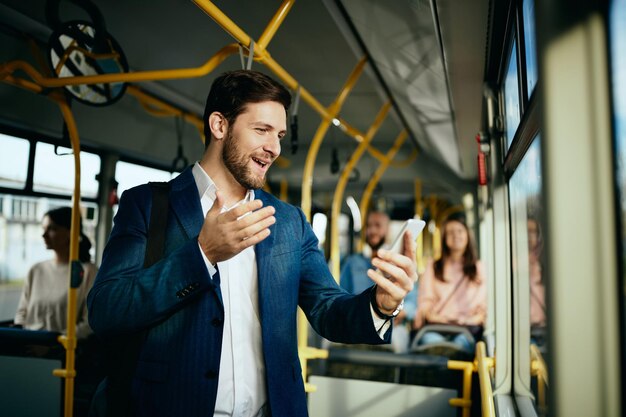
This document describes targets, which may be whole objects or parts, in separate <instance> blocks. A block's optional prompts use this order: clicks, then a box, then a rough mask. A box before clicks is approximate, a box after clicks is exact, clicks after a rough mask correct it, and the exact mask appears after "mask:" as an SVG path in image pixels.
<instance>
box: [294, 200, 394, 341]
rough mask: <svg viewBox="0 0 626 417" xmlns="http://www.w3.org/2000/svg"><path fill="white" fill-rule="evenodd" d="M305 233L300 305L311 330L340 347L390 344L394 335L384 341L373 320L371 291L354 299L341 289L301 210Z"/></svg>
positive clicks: (303, 231) (303, 238) (386, 336)
mask: <svg viewBox="0 0 626 417" xmlns="http://www.w3.org/2000/svg"><path fill="white" fill-rule="evenodd" d="M298 214H299V216H300V219H299V222H300V223H299V224H300V225H301V227H302V229H301V231H300V234H301V236H302V248H301V265H302V269H301V274H300V291H299V304H300V307H301V308H302V310H303V311H304V313H305V314H306V316H307V318H308V319H309V322H310V323H311V326H313V328H314V329H315V331H316V332H317V333H319V334H320V335H321V336H323V337H325V338H326V339H329V340H331V341H333V342H339V343H369V344H381V343H389V341H390V339H391V332H386V334H385V337H384V339H381V337H380V336H379V335H378V333H377V331H376V328H375V327H374V323H373V320H372V314H371V310H370V296H371V294H370V293H371V291H372V288H374V287H371V288H368V289H367V290H365V291H364V292H362V293H361V294H358V295H352V294H349V293H348V292H346V291H345V290H344V289H343V288H341V287H340V286H339V285H338V284H337V282H336V281H335V279H334V278H333V276H332V275H331V273H330V271H329V270H328V265H327V264H326V261H325V259H324V255H323V254H322V252H321V251H320V250H319V249H318V240H317V238H316V237H315V234H314V233H313V230H312V229H311V227H310V226H309V224H308V222H307V221H306V219H305V218H304V214H303V213H302V211H300V210H298Z"/></svg>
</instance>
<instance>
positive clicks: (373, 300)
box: [370, 287, 404, 320]
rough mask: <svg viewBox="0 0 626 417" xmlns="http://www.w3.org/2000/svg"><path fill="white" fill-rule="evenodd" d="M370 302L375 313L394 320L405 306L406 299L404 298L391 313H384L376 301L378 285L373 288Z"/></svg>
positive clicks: (384, 318)
mask: <svg viewBox="0 0 626 417" xmlns="http://www.w3.org/2000/svg"><path fill="white" fill-rule="evenodd" d="M370 304H371V305H372V309H373V310H374V313H376V315H377V316H378V317H379V318H381V319H383V320H393V319H394V318H396V316H397V315H398V314H400V312H401V311H402V309H403V308H404V300H402V301H401V302H400V304H399V305H398V306H397V307H396V309H395V310H393V311H392V312H391V314H386V313H383V312H382V311H381V309H380V308H379V307H378V303H377V302H376V287H374V288H372V292H371V296H370Z"/></svg>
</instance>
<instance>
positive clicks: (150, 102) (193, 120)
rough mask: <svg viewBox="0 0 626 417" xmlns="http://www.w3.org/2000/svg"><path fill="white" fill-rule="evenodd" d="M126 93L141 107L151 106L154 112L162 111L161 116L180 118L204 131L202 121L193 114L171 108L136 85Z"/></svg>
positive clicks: (127, 89) (130, 86)
mask: <svg viewBox="0 0 626 417" xmlns="http://www.w3.org/2000/svg"><path fill="white" fill-rule="evenodd" d="M126 92H127V93H128V94H130V95H132V96H134V97H135V98H136V99H137V100H138V101H139V102H140V103H141V104H142V105H145V106H152V107H153V108H154V110H156V111H158V110H159V109H160V110H162V111H163V112H164V114H163V115H169V116H180V117H182V118H183V120H185V121H186V122H187V123H189V124H191V125H194V126H195V127H197V128H198V129H200V131H202V130H203V129H204V121H203V120H202V119H201V118H200V117H198V116H196V115H195V114H191V113H187V112H186V111H183V110H181V109H179V108H177V107H175V106H172V105H171V104H169V103H166V102H164V101H163V100H160V99H158V98H156V97H154V96H152V95H150V94H149V93H146V92H145V91H143V90H142V89H141V88H139V87H137V86H136V85H129V86H128V87H126ZM144 108H145V107H144ZM146 110H147V111H150V110H149V109H148V108H146Z"/></svg>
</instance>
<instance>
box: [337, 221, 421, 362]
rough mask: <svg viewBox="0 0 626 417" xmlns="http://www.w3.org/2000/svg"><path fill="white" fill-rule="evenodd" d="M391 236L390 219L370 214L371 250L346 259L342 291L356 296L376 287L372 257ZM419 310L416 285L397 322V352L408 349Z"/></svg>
mask: <svg viewBox="0 0 626 417" xmlns="http://www.w3.org/2000/svg"><path fill="white" fill-rule="evenodd" d="M388 233H389V216H388V215H387V214H386V213H384V212H382V211H378V210H373V211H370V212H369V213H368V215H367V221H366V225H365V242H366V243H367V245H368V247H369V250H366V251H365V252H363V253H355V254H352V255H350V256H348V257H347V258H346V259H345V261H344V262H343V265H342V268H341V277H340V280H339V285H341V287H342V288H345V289H346V290H347V291H349V292H351V293H353V294H360V293H362V292H363V291H365V290H367V289H368V288H370V287H371V286H372V285H374V282H373V281H372V280H371V279H369V278H368V276H367V270H368V269H371V268H373V266H372V258H374V257H376V255H377V253H378V250H379V249H380V248H382V247H383V245H384V244H385V242H386V239H387V234H388ZM368 252H369V253H368ZM374 269H375V268H374ZM416 310H417V285H415V286H414V287H413V290H411V292H409V293H408V294H407V296H406V297H405V299H404V309H403V310H402V311H401V312H400V313H399V314H398V315H397V316H396V318H395V319H394V332H393V334H392V336H391V345H392V347H393V350H394V352H396V353H405V352H406V351H407V350H408V347H409V330H410V329H408V328H407V326H409V325H410V323H412V322H413V318H414V317H415V311H416ZM404 324H405V325H404Z"/></svg>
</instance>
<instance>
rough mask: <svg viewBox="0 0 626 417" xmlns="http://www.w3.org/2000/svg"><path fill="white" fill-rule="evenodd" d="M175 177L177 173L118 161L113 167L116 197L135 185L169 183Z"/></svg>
mask: <svg viewBox="0 0 626 417" xmlns="http://www.w3.org/2000/svg"><path fill="white" fill-rule="evenodd" d="M177 175H178V173H177V172H176V173H174V174H172V173H171V172H169V171H165V170H162V169H156V168H148V167H146V166H142V165H137V164H131V163H130V162H124V161H118V162H117V164H116V165H115V180H116V181H117V182H118V185H117V195H119V196H121V195H122V193H123V192H124V191H126V190H128V189H129V188H132V187H135V186H137V185H141V184H145V183H147V182H150V181H169V180H171V179H172V178H175V177H176V176H177Z"/></svg>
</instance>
